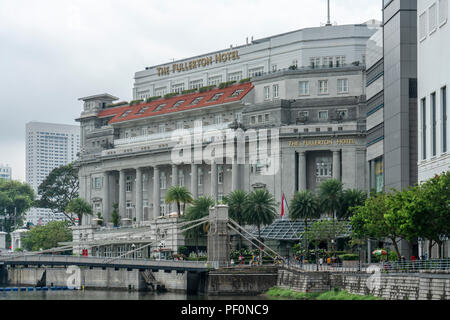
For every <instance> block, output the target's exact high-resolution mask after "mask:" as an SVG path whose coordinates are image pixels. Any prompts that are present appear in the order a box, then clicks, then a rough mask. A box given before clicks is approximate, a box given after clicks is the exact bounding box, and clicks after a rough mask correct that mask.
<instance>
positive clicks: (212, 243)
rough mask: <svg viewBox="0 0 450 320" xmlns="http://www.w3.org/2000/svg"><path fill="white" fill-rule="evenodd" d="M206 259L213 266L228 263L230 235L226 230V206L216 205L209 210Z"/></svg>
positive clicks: (223, 265) (226, 264)
mask: <svg viewBox="0 0 450 320" xmlns="http://www.w3.org/2000/svg"><path fill="white" fill-rule="evenodd" d="M209 219H210V220H209V222H210V227H209V232H208V261H209V262H213V263H214V264H215V267H219V268H220V267H225V266H228V265H229V263H230V235H229V232H228V226H227V223H228V206H225V205H217V206H216V207H215V208H211V209H210V210H209Z"/></svg>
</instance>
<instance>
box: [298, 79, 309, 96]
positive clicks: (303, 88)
mask: <svg viewBox="0 0 450 320" xmlns="http://www.w3.org/2000/svg"><path fill="white" fill-rule="evenodd" d="M299 88H300V90H299V92H300V95H301V96H307V95H309V82H308V81H300V82H299Z"/></svg>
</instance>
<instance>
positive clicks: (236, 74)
mask: <svg viewBox="0 0 450 320" xmlns="http://www.w3.org/2000/svg"><path fill="white" fill-rule="evenodd" d="M241 80H242V72H234V73H230V74H229V75H228V81H236V82H238V81H241Z"/></svg>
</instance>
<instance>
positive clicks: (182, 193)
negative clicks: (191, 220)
mask: <svg viewBox="0 0 450 320" xmlns="http://www.w3.org/2000/svg"><path fill="white" fill-rule="evenodd" d="M193 201H194V199H193V198H192V194H191V193H190V192H189V190H188V189H186V187H180V186H173V187H171V188H170V189H169V190H167V193H166V203H172V202H176V203H177V210H178V216H181V203H183V213H184V211H185V208H186V204H187V203H192V202H193Z"/></svg>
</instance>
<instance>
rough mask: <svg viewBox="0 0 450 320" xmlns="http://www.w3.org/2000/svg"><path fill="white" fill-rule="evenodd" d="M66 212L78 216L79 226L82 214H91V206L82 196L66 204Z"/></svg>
mask: <svg viewBox="0 0 450 320" xmlns="http://www.w3.org/2000/svg"><path fill="white" fill-rule="evenodd" d="M66 213H67V214H70V213H73V214H76V215H77V216H78V225H79V226H81V225H82V221H83V215H92V206H91V204H90V203H89V202H87V201H86V200H84V199H82V198H75V199H72V200H71V201H70V202H69V203H68V204H67V207H66Z"/></svg>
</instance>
